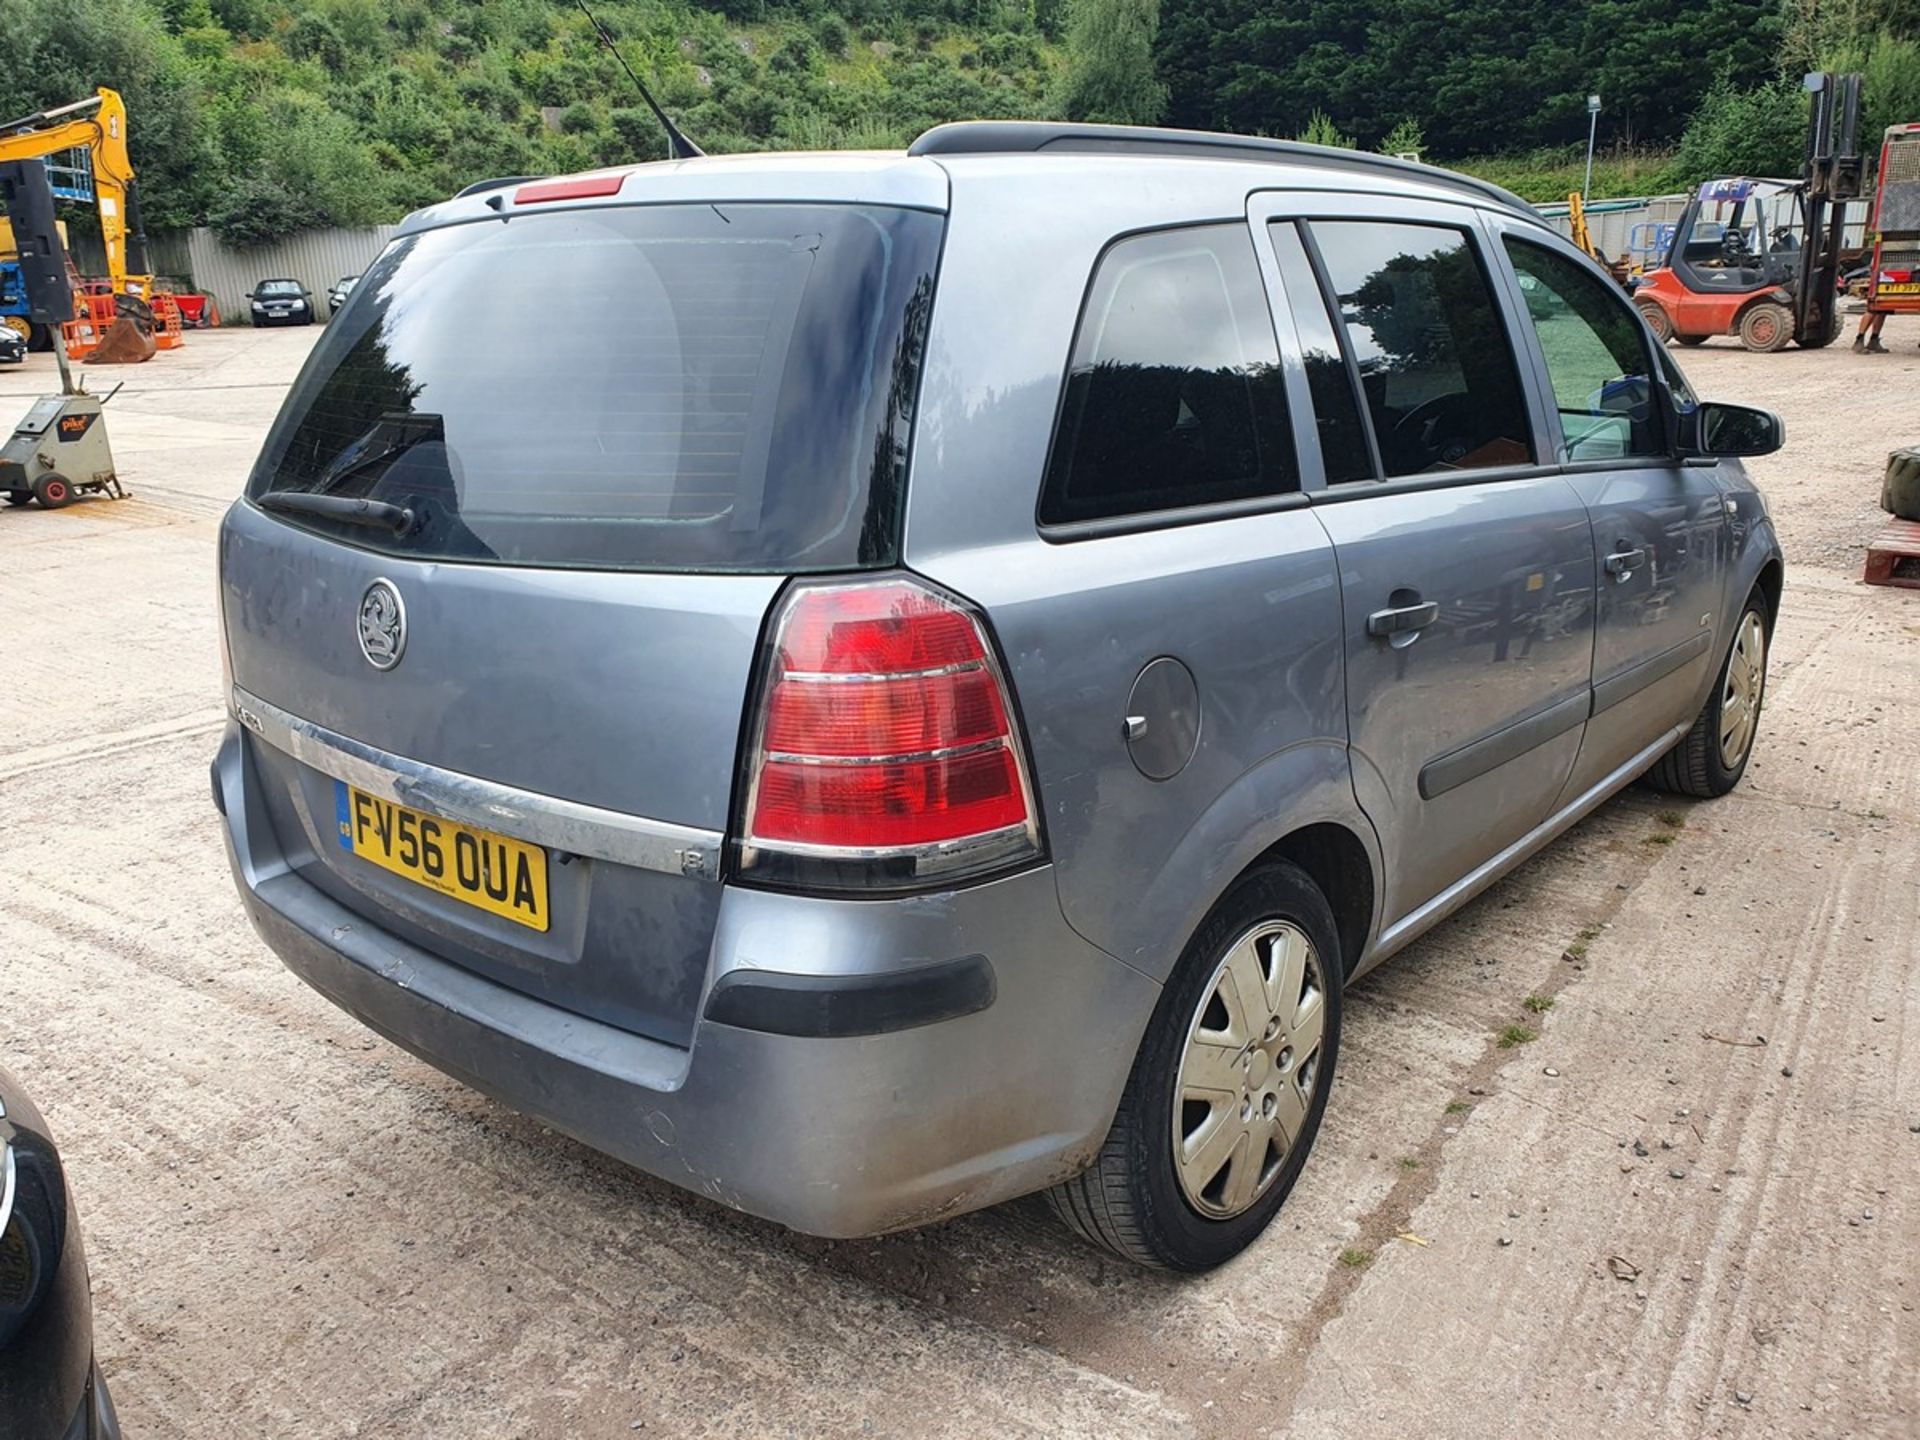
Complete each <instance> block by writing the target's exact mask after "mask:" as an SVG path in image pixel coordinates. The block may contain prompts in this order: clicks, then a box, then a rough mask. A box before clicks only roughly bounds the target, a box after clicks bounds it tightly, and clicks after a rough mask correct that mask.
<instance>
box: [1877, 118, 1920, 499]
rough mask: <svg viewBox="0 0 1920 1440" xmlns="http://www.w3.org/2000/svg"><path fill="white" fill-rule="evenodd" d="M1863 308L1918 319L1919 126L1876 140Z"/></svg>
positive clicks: (1897, 128)
mask: <svg viewBox="0 0 1920 1440" xmlns="http://www.w3.org/2000/svg"><path fill="white" fill-rule="evenodd" d="M1867 308H1868V309H1871V310H1884V311H1886V312H1888V313H1890V314H1894V315H1914V314H1920V124H1909V125H1889V126H1888V127H1887V133H1886V136H1885V137H1884V139H1883V140H1882V141H1881V145H1880V178H1879V183H1878V185H1877V187H1876V188H1875V190H1874V196H1873V260H1872V263H1871V266H1870V267H1869V269H1868V271H1867ZM1908 518H1910V519H1920V516H1910V517H1908Z"/></svg>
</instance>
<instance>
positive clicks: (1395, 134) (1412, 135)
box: [1380, 120, 1427, 159]
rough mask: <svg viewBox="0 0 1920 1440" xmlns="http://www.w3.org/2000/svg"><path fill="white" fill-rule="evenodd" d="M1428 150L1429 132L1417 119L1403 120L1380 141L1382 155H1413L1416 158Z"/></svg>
mask: <svg viewBox="0 0 1920 1440" xmlns="http://www.w3.org/2000/svg"><path fill="white" fill-rule="evenodd" d="M1426 152H1427V132H1426V131H1424V130H1422V129H1421V128H1420V122H1419V121H1417V120H1402V121H1401V122H1400V123H1399V124H1397V125H1395V126H1394V127H1393V128H1392V129H1391V130H1389V131H1387V134H1386V138H1385V139H1383V140H1381V142H1380V153H1381V154H1382V155H1411V156H1413V157H1415V158H1416V159H1418V158H1420V157H1422V156H1424V155H1425V154H1426Z"/></svg>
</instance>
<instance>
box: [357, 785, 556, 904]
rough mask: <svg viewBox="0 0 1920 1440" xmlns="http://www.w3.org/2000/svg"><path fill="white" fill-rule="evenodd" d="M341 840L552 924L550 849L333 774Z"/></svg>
mask: <svg viewBox="0 0 1920 1440" xmlns="http://www.w3.org/2000/svg"><path fill="white" fill-rule="evenodd" d="M333 802H334V810H335V812H336V818H337V820H338V821H339V831H340V848H341V849H342V850H345V851H347V852H348V853H349V854H352V855H358V856H359V857H360V858H361V859H362V860H365V861H367V862H369V863H370V864H374V865H378V866H379V867H380V868H381V869H382V870H391V871H392V872H393V873H394V874H396V875H400V876H403V877H405V878H406V879H408V880H411V881H413V882H414V883H415V884H418V885H424V886H426V887H427V888H428V889H429V890H436V891H438V892H439V893H440V894H442V895H446V896H449V897H450V898H452V899H455V900H459V901H463V902H464V903H466V904H468V905H476V906H478V907H479V908H480V909H482V910H486V911H490V912H491V913H493V914H495V915H504V916H506V917H507V919H509V920H512V921H514V922H515V923H516V924H520V925H525V926H526V927H527V928H528V929H530V930H545V929H546V928H547V852H546V851H544V850H542V849H540V848H539V847H538V846H537V845H528V844H525V843H524V842H522V841H519V840H512V839H509V838H508V837H507V836H505V835H496V834H494V833H493V832H492V831H491V830H476V829H474V828H473V827H472V826H471V825H461V824H458V823H456V822H455V821H452V820H443V819H441V818H440V817H439V816H437V815H422V814H420V813H419V812H418V811H416V810H409V809H408V808H407V807H406V806H404V805H396V804H395V803H394V802H393V801H391V800H382V799H381V798H380V797H379V796H378V795H369V794H368V793H367V792H366V791H364V790H356V789H355V788H354V787H353V786H351V785H348V784H347V783H345V782H344V781H341V780H336V781H334V782H333Z"/></svg>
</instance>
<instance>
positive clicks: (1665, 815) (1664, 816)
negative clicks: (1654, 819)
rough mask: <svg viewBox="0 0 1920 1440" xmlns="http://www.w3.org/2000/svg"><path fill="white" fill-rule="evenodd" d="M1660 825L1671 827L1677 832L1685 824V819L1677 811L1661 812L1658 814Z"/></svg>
mask: <svg viewBox="0 0 1920 1440" xmlns="http://www.w3.org/2000/svg"><path fill="white" fill-rule="evenodd" d="M1660 823H1661V824H1662V825H1671V826H1672V827H1673V828H1674V829H1675V830H1678V829H1679V828H1680V827H1681V826H1682V825H1684V824H1686V823H1687V817H1686V816H1684V815H1682V814H1681V813H1680V812H1679V811H1678V810H1662V811H1661V812H1660Z"/></svg>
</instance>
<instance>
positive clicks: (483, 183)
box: [453, 175, 547, 200]
mask: <svg viewBox="0 0 1920 1440" xmlns="http://www.w3.org/2000/svg"><path fill="white" fill-rule="evenodd" d="M546 178H547V177H546V176H544V175H500V176H496V177H495V178H494V179H492V180H476V181H474V182H473V184H471V185H469V186H467V188H466V189H464V190H456V191H455V192H454V194H453V198H454V199H455V200H464V199H466V198H467V196H469V195H484V194H486V193H487V191H489V190H499V189H501V188H502V187H504V186H507V185H524V184H526V183H527V181H529V180H544V179H546Z"/></svg>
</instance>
